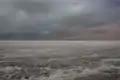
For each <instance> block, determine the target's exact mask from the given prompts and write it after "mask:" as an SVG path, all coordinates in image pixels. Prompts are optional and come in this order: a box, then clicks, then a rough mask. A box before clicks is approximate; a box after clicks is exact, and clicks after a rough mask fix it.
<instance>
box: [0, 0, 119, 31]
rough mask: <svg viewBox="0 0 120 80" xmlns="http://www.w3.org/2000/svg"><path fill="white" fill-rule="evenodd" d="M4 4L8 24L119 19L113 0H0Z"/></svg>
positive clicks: (1, 10)
mask: <svg viewBox="0 0 120 80" xmlns="http://www.w3.org/2000/svg"><path fill="white" fill-rule="evenodd" d="M0 4H2V5H0V16H5V17H4V18H7V20H8V22H10V23H11V24H10V25H9V26H8V27H10V26H12V27H21V26H23V25H26V24H29V25H30V24H32V25H33V26H36V25H37V26H40V25H38V24H47V23H50V24H53V25H54V24H59V25H61V26H76V25H78V26H80V25H84V26H89V25H91V26H93V25H97V24H101V23H106V22H109V21H114V20H117V19H119V17H118V16H119V10H118V9H119V8H116V7H110V6H109V0H0ZM4 4H5V5H4ZM16 15H18V16H16ZM8 22H6V24H9V23H8ZM1 25H3V24H2V23H1ZM40 27H41V26H40ZM48 27H49V25H48ZM10 28H11V27H10ZM13 30H14V28H13Z"/></svg>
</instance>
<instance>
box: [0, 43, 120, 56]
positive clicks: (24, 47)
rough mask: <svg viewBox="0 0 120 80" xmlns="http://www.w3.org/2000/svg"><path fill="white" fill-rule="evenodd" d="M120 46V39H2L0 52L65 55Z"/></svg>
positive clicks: (9, 54) (21, 54) (10, 54)
mask: <svg viewBox="0 0 120 80" xmlns="http://www.w3.org/2000/svg"><path fill="white" fill-rule="evenodd" d="M119 46H120V41H0V53H1V54H5V55H6V56H7V57H35V56H37V57H38V56H50V57H52V56H63V57H65V56H79V55H81V54H91V53H96V52H99V51H100V50H105V49H113V48H116V47H119ZM117 52H118V51H117ZM101 54H102V53H101ZM113 54H114V53H113Z"/></svg>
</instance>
